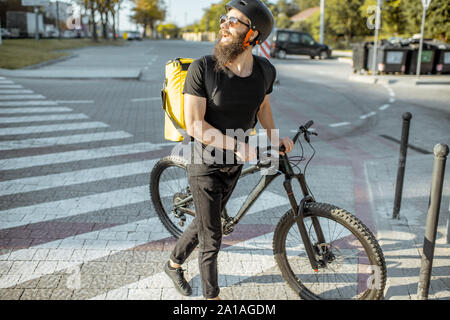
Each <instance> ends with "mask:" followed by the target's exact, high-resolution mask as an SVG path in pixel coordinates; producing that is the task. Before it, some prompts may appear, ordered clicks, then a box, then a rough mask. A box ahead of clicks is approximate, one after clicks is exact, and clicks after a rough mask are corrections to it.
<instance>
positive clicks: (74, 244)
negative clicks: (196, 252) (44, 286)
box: [0, 217, 170, 288]
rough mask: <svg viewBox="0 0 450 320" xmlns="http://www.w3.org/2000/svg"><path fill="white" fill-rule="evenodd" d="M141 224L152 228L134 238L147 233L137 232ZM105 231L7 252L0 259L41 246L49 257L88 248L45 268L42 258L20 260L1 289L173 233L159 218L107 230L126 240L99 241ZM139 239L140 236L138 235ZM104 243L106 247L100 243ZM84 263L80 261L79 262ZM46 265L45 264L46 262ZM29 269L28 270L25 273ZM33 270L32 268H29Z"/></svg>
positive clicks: (2, 281)
mask: <svg viewBox="0 0 450 320" xmlns="http://www.w3.org/2000/svg"><path fill="white" fill-rule="evenodd" d="M139 226H147V228H148V229H149V230H152V231H151V232H150V231H147V232H145V234H146V236H145V237H141V238H140V239H138V240H134V238H135V236H136V234H139V235H141V234H143V233H144V232H140V233H139V232H136V230H137V228H138V227H139ZM101 232H102V231H93V232H88V233H85V234H81V235H77V236H73V237H68V238H65V239H64V240H56V241H52V242H48V243H45V244H41V245H37V246H34V247H32V248H27V249H21V250H16V251H14V252H11V253H7V254H6V255H1V256H0V261H6V260H8V261H17V260H20V259H18V258H19V257H21V256H24V255H30V254H31V255H33V254H34V253H35V252H36V251H37V250H38V249H49V253H48V256H58V253H59V252H61V251H63V252H64V251H66V252H67V251H69V252H70V251H73V249H82V250H83V251H85V255H84V257H83V258H82V259H81V258H80V259H81V261H80V259H78V260H73V261H71V260H69V259H70V257H69V259H68V260H67V261H58V263H56V261H51V262H54V263H49V264H48V265H47V266H46V268H40V269H38V268H37V265H38V264H39V262H40V261H39V260H28V261H21V262H22V263H19V264H18V267H17V269H14V266H13V267H12V268H11V269H10V270H9V273H8V275H9V277H2V278H0V288H8V287H12V286H15V285H17V284H18V283H23V282H26V281H30V280H33V279H37V278H40V277H42V276H44V275H46V274H52V273H54V272H60V271H62V270H65V269H71V268H76V267H78V268H79V267H80V266H81V265H82V264H83V263H86V262H89V261H92V260H96V259H100V258H103V257H106V256H109V255H111V254H114V253H115V252H117V251H120V250H126V249H130V248H133V247H135V246H139V245H143V244H146V243H148V242H152V241H158V240H160V239H164V238H167V237H169V236H170V234H169V233H168V232H167V231H166V230H165V228H164V226H163V225H162V224H161V222H160V221H159V219H158V218H157V217H153V218H150V219H147V220H141V221H138V222H132V223H128V224H125V225H120V226H116V227H112V228H109V229H108V232H110V233H114V232H117V233H123V234H126V235H127V238H128V239H126V240H119V241H117V240H104V242H103V243H102V241H101V240H98V239H97V237H98V235H99V234H100V233H101ZM137 238H138V237H137ZM96 239H97V240H96ZM101 243H102V244H103V246H102V245H101ZM80 262H81V264H80ZM44 265H45V263H44ZM25 270H26V272H25ZM29 270H32V271H29ZM28 271H29V272H28ZM14 275H16V277H14Z"/></svg>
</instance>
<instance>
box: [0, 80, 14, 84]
mask: <svg viewBox="0 0 450 320" xmlns="http://www.w3.org/2000/svg"><path fill="white" fill-rule="evenodd" d="M0 84H14V82H13V81H11V80H0Z"/></svg>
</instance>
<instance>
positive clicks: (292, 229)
mask: <svg viewBox="0 0 450 320" xmlns="http://www.w3.org/2000/svg"><path fill="white" fill-rule="evenodd" d="M305 209H306V210H305V217H304V223H305V226H306V230H307V233H308V237H309V239H310V241H311V244H312V245H313V249H314V252H315V255H316V259H317V260H318V261H320V267H319V269H318V270H313V269H312V267H311V263H310V261H309V259H308V256H307V253H306V251H305V247H304V245H303V241H302V237H301V235H300V232H299V229H298V227H297V219H298V218H297V217H295V216H294V214H293V212H292V210H290V211H288V212H287V213H286V214H285V215H284V216H283V217H282V218H281V220H280V222H279V223H278V225H277V227H276V230H275V233H274V240H273V248H274V255H275V260H276V262H277V264H278V267H279V269H280V271H281V273H282V276H283V278H284V279H285V280H286V282H287V283H288V285H289V286H290V287H291V288H292V289H293V290H294V291H295V292H296V293H298V294H299V296H300V297H301V298H302V299H306V300H316V299H327V300H329V299H331V300H336V299H357V300H377V299H382V298H383V292H384V287H385V285H386V265H385V261H384V257H383V253H382V251H381V248H380V246H379V244H378V242H377V240H376V239H375V237H374V235H373V234H372V233H371V232H370V230H369V229H368V228H367V227H366V226H365V225H364V224H363V223H362V222H361V221H360V220H359V219H358V218H356V217H355V216H353V215H351V214H350V213H348V212H347V211H345V210H343V209H340V208H337V207H335V206H332V205H329V204H321V203H308V204H306V208H305ZM313 218H314V219H317V220H318V221H319V223H320V226H321V228H322V231H323V235H324V236H325V242H324V243H319V242H318V241H317V237H316V233H315V231H314V226H313V223H312V219H313Z"/></svg>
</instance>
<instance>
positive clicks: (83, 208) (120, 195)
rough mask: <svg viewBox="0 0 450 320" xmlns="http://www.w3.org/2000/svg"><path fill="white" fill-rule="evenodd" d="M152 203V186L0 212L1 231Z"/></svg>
mask: <svg viewBox="0 0 450 320" xmlns="http://www.w3.org/2000/svg"><path fill="white" fill-rule="evenodd" d="M148 200H149V195H148V186H139V187H134V188H127V189H120V190H114V191H111V192H104V193H97V194H93V195H89V196H84V197H76V198H71V199H64V200H58V201H52V202H46V203H40V204H36V205H32V206H27V207H19V208H14V209H8V210H2V211H0V229H8V228H14V227H18V226H23V225H26V224H30V223H38V222H43V221H50V220H54V219H60V218H68V217H72V216H76V215H81V214H86V213H88V212H95V211H100V210H106V209H111V208H116V207H120V206H126V205H131V204H135V203H140V202H144V201H148Z"/></svg>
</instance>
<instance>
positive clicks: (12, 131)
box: [0, 122, 109, 136]
mask: <svg viewBox="0 0 450 320" xmlns="http://www.w3.org/2000/svg"><path fill="white" fill-rule="evenodd" d="M107 127H109V126H108V125H107V124H106V123H103V122H76V123H67V124H53V125H40V126H29V127H11V128H3V129H0V136H1V135H4V136H5V135H20V134H33V133H44V132H57V131H72V130H85V129H97V128H107Z"/></svg>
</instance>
